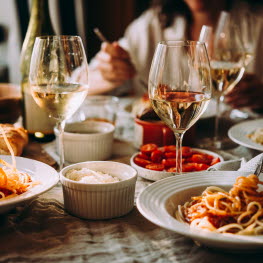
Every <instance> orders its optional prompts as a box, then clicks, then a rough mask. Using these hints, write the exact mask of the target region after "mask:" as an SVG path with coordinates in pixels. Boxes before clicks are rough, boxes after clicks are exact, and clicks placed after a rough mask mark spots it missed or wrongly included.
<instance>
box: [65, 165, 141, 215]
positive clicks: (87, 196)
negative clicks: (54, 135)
mask: <svg viewBox="0 0 263 263" xmlns="http://www.w3.org/2000/svg"><path fill="white" fill-rule="evenodd" d="M81 168H89V169H91V170H93V171H98V172H103V173H108V174H110V175H112V176H116V177H118V178H119V179H120V180H121V181H119V182H114V183H102V184H87V183H80V182H78V181H73V180H70V179H68V178H67V177H66V176H65V175H66V173H67V172H68V171H69V170H71V169H81ZM136 179H137V171H136V170H135V169H134V168H132V167H131V166H129V165H127V164H123V163H117V162H108V161H97V162H95V161H94V162H83V163H77V164H73V165H69V166H67V167H65V168H64V169H62V170H61V172H60V181H61V183H62V187H63V196H64V206H65V209H66V210H67V211H68V212H69V213H70V214H73V215H75V216H77V217H81V218H86V219H108V218H114V217H119V216H123V215H125V214H127V213H128V212H130V211H131V210H132V208H133V206H134V193H135V183H136Z"/></svg>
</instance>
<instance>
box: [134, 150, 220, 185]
mask: <svg viewBox="0 0 263 263" xmlns="http://www.w3.org/2000/svg"><path fill="white" fill-rule="evenodd" d="M192 150H194V151H197V152H200V153H206V154H209V155H212V156H214V157H215V158H217V157H218V158H219V159H220V160H221V162H222V161H224V159H223V157H222V156H221V155H219V154H217V153H214V152H211V151H207V150H202V149H198V148H192ZM137 154H139V153H138V152H137V153H135V154H134V155H133V156H132V157H131V159H130V163H131V166H132V167H133V168H135V169H136V170H137V172H138V175H139V176H141V177H143V178H145V179H147V180H151V181H158V180H161V179H164V178H167V177H170V176H174V175H175V173H171V172H163V171H154V170H150V169H146V168H143V167H141V166H139V165H137V164H136V163H134V161H133V160H134V158H135V157H136V155H137Z"/></svg>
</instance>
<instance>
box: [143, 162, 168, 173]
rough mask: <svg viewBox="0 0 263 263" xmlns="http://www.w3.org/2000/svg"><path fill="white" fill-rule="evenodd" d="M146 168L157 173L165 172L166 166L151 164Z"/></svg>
mask: <svg viewBox="0 0 263 263" xmlns="http://www.w3.org/2000/svg"><path fill="white" fill-rule="evenodd" d="M145 168H147V169H150V170H155V171H163V170H164V165H163V164H161V163H151V164H147V165H146V166H145Z"/></svg>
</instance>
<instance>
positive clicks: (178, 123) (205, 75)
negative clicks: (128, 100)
mask: <svg viewBox="0 0 263 263" xmlns="http://www.w3.org/2000/svg"><path fill="white" fill-rule="evenodd" d="M148 92H149V98H150V100H151V103H152V106H153V109H154V110H155V112H156V113H157V115H158V116H159V117H160V118H161V119H162V120H163V121H164V122H165V123H166V124H167V125H168V127H170V128H171V129H172V130H173V132H174V134H175V137H176V146H177V156H176V159H177V161H176V168H177V171H176V172H177V173H181V172H182V152H181V146H182V139H183V135H184V133H185V131H186V130H188V129H189V128H190V127H191V126H192V125H193V124H194V123H195V122H196V121H197V120H198V119H199V117H200V116H201V115H202V113H203V112H204V111H205V109H206V107H207V105H208V103H209V100H210V99H211V93H212V90H211V76H210V67H209V60H208V56H207V51H206V47H205V44H204V43H201V42H197V41H164V42H160V43H159V44H158V45H157V48H156V50H155V54H154V57H153V61H152V65H151V69H150V74H149V90H148Z"/></svg>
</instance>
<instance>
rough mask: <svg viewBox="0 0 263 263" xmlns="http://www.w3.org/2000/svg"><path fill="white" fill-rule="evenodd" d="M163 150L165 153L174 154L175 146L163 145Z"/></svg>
mask: <svg viewBox="0 0 263 263" xmlns="http://www.w3.org/2000/svg"><path fill="white" fill-rule="evenodd" d="M163 149H164V151H165V152H176V146H175V145H165V146H163Z"/></svg>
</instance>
